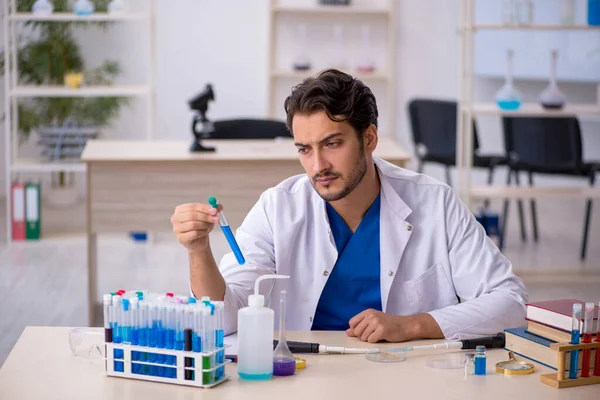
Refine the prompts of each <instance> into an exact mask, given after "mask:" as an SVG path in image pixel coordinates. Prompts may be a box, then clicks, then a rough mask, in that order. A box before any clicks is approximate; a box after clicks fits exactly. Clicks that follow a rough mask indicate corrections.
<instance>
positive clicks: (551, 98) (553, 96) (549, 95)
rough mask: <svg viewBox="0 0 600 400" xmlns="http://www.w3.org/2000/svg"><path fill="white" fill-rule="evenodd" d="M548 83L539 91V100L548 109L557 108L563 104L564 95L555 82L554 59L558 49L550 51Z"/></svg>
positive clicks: (556, 58) (556, 56)
mask: <svg viewBox="0 0 600 400" xmlns="http://www.w3.org/2000/svg"><path fill="white" fill-rule="evenodd" d="M551 55H552V56H551V67H550V83H548V86H546V88H545V89H544V90H543V91H542V93H540V97H539V101H540V104H541V105H542V107H544V108H545V109H549V110H559V109H561V108H563V106H564V105H565V96H564V95H563V94H562V92H561V91H560V90H559V89H558V85H557V84H556V61H557V60H558V51H557V50H552V52H551Z"/></svg>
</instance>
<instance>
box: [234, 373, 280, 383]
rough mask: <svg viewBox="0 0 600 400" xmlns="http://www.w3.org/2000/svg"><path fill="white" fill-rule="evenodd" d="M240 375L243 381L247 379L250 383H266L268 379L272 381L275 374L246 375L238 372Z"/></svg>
mask: <svg viewBox="0 0 600 400" xmlns="http://www.w3.org/2000/svg"><path fill="white" fill-rule="evenodd" d="M238 375H239V376H240V378H242V379H246V380H248V381H266V380H267V379H271V377H272V376H273V374H272V373H271V374H244V373H242V372H238Z"/></svg>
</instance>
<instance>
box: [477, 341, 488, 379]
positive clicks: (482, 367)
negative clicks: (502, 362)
mask: <svg viewBox="0 0 600 400" xmlns="http://www.w3.org/2000/svg"><path fill="white" fill-rule="evenodd" d="M486 361H487V359H486V354H485V346H477V347H476V348H475V375H485V374H486V372H487V366H486Z"/></svg>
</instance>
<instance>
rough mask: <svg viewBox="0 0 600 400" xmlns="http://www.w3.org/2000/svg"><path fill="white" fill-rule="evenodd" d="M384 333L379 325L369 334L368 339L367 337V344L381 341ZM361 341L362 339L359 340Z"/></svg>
mask: <svg viewBox="0 0 600 400" xmlns="http://www.w3.org/2000/svg"><path fill="white" fill-rule="evenodd" d="M384 332H385V329H383V326H381V325H379V326H378V327H377V328H376V329H375V330H374V331H373V333H371V334H370V335H369V337H367V340H366V341H367V342H369V343H377V342H379V341H381V340H383V339H384V337H383V333H384ZM361 339H362V338H361Z"/></svg>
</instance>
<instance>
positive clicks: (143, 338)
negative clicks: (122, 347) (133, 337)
mask: <svg viewBox="0 0 600 400" xmlns="http://www.w3.org/2000/svg"><path fill="white" fill-rule="evenodd" d="M139 344H140V346H148V328H141V329H140V330H139Z"/></svg>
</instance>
